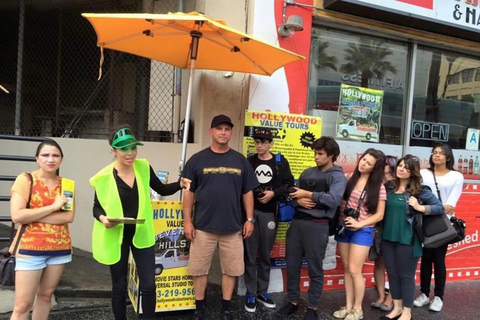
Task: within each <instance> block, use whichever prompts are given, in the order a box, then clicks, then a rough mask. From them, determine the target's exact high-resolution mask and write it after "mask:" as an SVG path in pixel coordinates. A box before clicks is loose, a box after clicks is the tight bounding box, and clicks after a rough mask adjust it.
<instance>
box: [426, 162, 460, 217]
mask: <svg viewBox="0 0 480 320" xmlns="http://www.w3.org/2000/svg"><path fill="white" fill-rule="evenodd" d="M420 174H421V175H422V178H423V184H424V185H427V186H429V187H430V189H432V192H433V194H434V195H436V196H437V198H438V193H437V188H436V187H435V180H434V179H433V172H432V171H430V169H422V170H420ZM435 177H436V178H437V183H438V189H439V190H440V196H441V197H442V203H443V204H448V205H451V206H453V207H456V206H457V201H458V199H459V198H460V196H461V194H462V189H463V175H462V174H461V173H460V172H458V171H454V170H450V172H448V173H447V174H446V175H443V176H440V177H439V176H435ZM451 216H452V215H448V217H449V218H450V217H451Z"/></svg>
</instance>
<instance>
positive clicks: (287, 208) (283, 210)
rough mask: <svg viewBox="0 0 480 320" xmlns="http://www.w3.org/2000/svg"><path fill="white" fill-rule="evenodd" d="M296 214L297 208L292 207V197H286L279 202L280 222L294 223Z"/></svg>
mask: <svg viewBox="0 0 480 320" xmlns="http://www.w3.org/2000/svg"><path fill="white" fill-rule="evenodd" d="M294 214H295V208H294V207H293V205H292V199H291V198H290V197H284V198H283V199H281V200H280V201H279V202H278V221H279V222H288V221H292V219H293V215H294Z"/></svg>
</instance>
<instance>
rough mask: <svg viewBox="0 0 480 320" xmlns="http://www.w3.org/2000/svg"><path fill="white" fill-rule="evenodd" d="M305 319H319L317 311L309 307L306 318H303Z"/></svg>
mask: <svg viewBox="0 0 480 320" xmlns="http://www.w3.org/2000/svg"><path fill="white" fill-rule="evenodd" d="M303 320H317V311H315V310H314V309H310V308H307V313H306V314H305V318H303Z"/></svg>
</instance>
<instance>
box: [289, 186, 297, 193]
mask: <svg viewBox="0 0 480 320" xmlns="http://www.w3.org/2000/svg"><path fill="white" fill-rule="evenodd" d="M296 191H297V189H295V188H294V187H290V188H288V189H287V192H288V193H294V192H296Z"/></svg>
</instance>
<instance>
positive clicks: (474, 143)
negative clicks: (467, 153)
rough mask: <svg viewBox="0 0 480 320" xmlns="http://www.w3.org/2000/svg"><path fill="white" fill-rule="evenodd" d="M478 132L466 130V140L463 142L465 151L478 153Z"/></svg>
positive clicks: (479, 131)
mask: <svg viewBox="0 0 480 320" xmlns="http://www.w3.org/2000/svg"><path fill="white" fill-rule="evenodd" d="M479 134H480V130H478V129H472V128H468V132H467V139H466V140H465V149H466V150H473V151H478V136H479Z"/></svg>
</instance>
